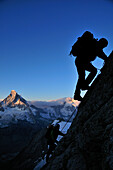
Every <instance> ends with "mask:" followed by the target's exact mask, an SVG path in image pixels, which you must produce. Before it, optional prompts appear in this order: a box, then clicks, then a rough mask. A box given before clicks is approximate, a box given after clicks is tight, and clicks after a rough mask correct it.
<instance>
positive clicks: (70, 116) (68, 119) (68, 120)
mask: <svg viewBox="0 0 113 170" xmlns="http://www.w3.org/2000/svg"><path fill="white" fill-rule="evenodd" d="M76 110H77V107H76V108H75V110H74V111H73V113H72V114H71V116H70V117H69V119H68V121H67V122H66V123H65V125H64V126H63V128H62V130H63V129H64V128H65V126H66V125H67V123H68V122H69V120H70V119H71V117H72V116H73V115H74V113H75V111H76ZM62 130H61V132H62Z"/></svg>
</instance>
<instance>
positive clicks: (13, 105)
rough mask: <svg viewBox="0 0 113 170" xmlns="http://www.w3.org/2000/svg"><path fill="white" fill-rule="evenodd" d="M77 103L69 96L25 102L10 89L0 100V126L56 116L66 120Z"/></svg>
mask: <svg viewBox="0 0 113 170" xmlns="http://www.w3.org/2000/svg"><path fill="white" fill-rule="evenodd" d="M79 103H80V102H79V101H77V100H73V99H72V98H70V97H67V98H61V99H58V100H51V101H47V102H46V101H29V102H27V101H26V100H25V99H24V98H23V97H22V96H20V95H19V94H18V93H17V92H16V91H15V90H12V91H11V93H10V95H9V96H8V97H6V98H5V99H4V100H3V101H1V102H0V127H2V128H3V127H7V126H9V124H10V123H17V122H18V121H19V120H21V121H23V120H25V121H27V122H29V123H39V122H40V121H46V122H48V121H53V120H55V119H58V118H60V119H64V120H67V119H68V118H69V116H70V115H71V114H72V112H73V111H74V109H75V107H77V106H78V105H79Z"/></svg>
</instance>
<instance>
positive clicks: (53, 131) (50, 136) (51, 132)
mask: <svg viewBox="0 0 113 170" xmlns="http://www.w3.org/2000/svg"><path fill="white" fill-rule="evenodd" d="M59 128H60V125H59V124H58V123H57V124H56V125H55V126H53V125H50V126H49V128H48V130H47V132H46V135H45V137H46V138H47V144H48V145H49V149H48V152H47V156H46V162H48V160H49V156H50V154H52V151H53V150H54V149H55V147H56V146H57V145H56V144H58V141H57V137H58V135H61V136H64V135H65V134H63V133H62V132H61V131H59ZM55 143H56V144H55Z"/></svg>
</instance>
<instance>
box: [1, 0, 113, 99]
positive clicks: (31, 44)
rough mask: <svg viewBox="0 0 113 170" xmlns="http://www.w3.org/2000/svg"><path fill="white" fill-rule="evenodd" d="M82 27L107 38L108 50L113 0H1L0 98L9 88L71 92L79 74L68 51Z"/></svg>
mask: <svg viewBox="0 0 113 170" xmlns="http://www.w3.org/2000/svg"><path fill="white" fill-rule="evenodd" d="M86 30H88V31H91V32H92V33H93V34H94V36H95V38H101V37H105V38H107V39H108V41H109V45H108V47H107V48H106V49H105V50H104V51H105V53H106V54H107V55H109V54H110V53H111V51H112V50H113V1H110V0H0V70H1V76H0V98H2V99H3V98H5V97H6V96H7V95H8V94H9V93H10V91H11V90H16V91H17V93H19V94H21V95H22V96H23V97H24V98H26V99H27V100H52V99H58V98H62V97H73V93H74V89H75V85H76V83H77V78H78V75H77V70H76V67H75V65H74V57H70V56H68V54H69V52H70V49H71V46H72V45H73V43H74V42H75V41H76V39H77V37H78V36H81V35H82V33H83V32H84V31H86ZM93 64H94V65H95V67H97V68H101V67H102V64H103V60H101V59H96V61H95V62H94V63H93Z"/></svg>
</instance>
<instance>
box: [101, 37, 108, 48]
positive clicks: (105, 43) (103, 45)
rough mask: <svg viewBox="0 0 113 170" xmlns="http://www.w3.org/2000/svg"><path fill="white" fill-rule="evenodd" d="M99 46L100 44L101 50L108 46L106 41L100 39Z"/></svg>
mask: <svg viewBox="0 0 113 170" xmlns="http://www.w3.org/2000/svg"><path fill="white" fill-rule="evenodd" d="M99 44H100V46H101V47H102V48H104V47H107V45H108V40H106V39H105V38H101V39H100V40H99Z"/></svg>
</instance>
